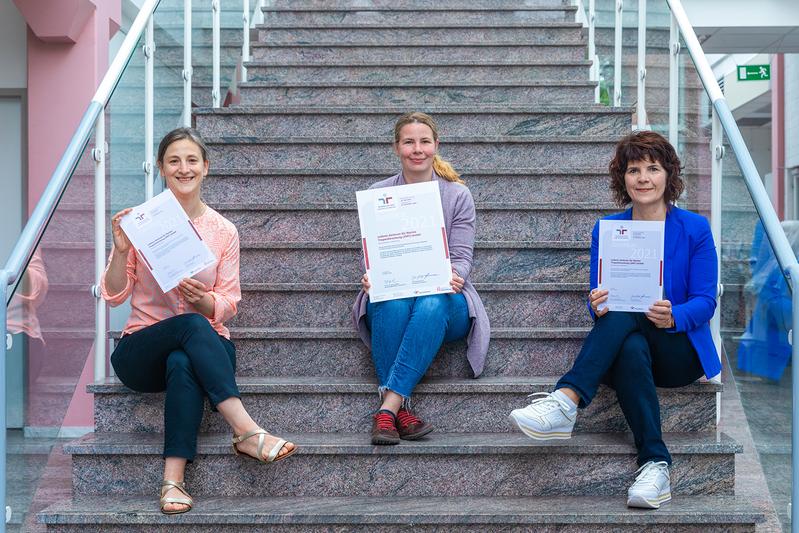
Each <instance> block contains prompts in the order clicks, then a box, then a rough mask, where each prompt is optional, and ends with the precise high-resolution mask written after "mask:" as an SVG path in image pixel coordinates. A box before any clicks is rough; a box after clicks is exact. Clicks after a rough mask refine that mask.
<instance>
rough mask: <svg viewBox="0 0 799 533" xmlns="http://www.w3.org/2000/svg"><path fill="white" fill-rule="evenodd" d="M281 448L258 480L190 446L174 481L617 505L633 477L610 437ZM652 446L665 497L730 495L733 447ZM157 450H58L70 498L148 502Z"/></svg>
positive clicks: (690, 442) (336, 442) (353, 439)
mask: <svg viewBox="0 0 799 533" xmlns="http://www.w3.org/2000/svg"><path fill="white" fill-rule="evenodd" d="M283 436H284V437H286V438H289V439H291V440H292V441H293V442H295V443H296V444H298V445H299V449H298V450H297V453H296V454H295V455H294V456H293V457H291V460H285V461H281V462H279V463H276V464H274V465H270V467H269V468H265V467H263V465H258V464H256V463H254V462H253V460H252V459H250V458H247V457H236V456H234V455H233V454H232V452H231V449H230V434H229V433H222V434H211V435H202V436H201V437H200V441H199V448H198V451H199V454H198V457H197V459H196V460H195V462H194V463H193V464H192V465H191V466H190V467H189V468H188V470H187V471H186V484H187V486H188V487H190V490H191V493H192V495H193V496H195V497H204V496H215V497H218V496H245V497H249V498H252V497H264V496H268V497H270V498H273V497H276V496H315V497H318V496H340V495H341V494H342V493H345V494H347V495H349V496H380V497H383V496H392V497H396V496H414V497H424V496H494V497H496V496H523V497H529V496H556V495H567V496H617V497H622V496H623V495H626V493H627V488H628V487H629V485H630V484H631V483H632V482H633V480H634V472H635V461H634V459H635V448H634V447H633V444H632V439H631V437H630V436H629V435H626V434H621V433H619V434H583V435H577V436H575V437H573V438H572V439H571V440H568V441H548V442H545V443H537V442H535V441H533V440H531V439H529V438H528V437H526V436H525V435H522V434H521V433H515V434H505V435H501V434H493V433H489V434H480V433H478V434H475V433H468V434H467V433H463V434H446V433H438V434H436V433H433V434H431V436H430V437H429V438H427V439H425V440H420V441H415V442H403V443H401V444H400V445H398V446H372V445H371V444H369V435H368V434H367V433H356V434H352V433H317V434H307V433H306V434H286V435H283ZM664 441H665V442H666V445H667V446H669V451H670V452H671V454H672V456H673V459H674V462H673V465H672V470H671V490H672V492H673V493H674V494H679V495H680V496H693V495H705V496H713V495H717V496H721V495H727V496H731V495H732V494H733V488H734V478H735V453H740V452H741V451H742V447H741V446H740V445H739V444H737V443H736V442H735V441H733V440H732V439H730V438H729V437H727V436H726V435H724V434H717V433H716V432H712V433H690V434H684V433H666V434H664ZM162 446H163V436H162V435H160V434H158V433H149V434H139V433H136V434H124V433H113V434H108V433H95V434H89V435H87V436H85V437H83V438H81V439H80V440H78V441H75V442H74V443H72V444H68V445H65V446H64V451H65V452H67V453H71V454H72V461H73V472H74V477H73V490H74V494H75V495H96V494H102V495H122V494H124V495H146V496H148V497H150V498H152V493H153V487H158V485H159V483H160V481H161V476H162V469H163V458H162V457H161V451H162ZM378 471H379V473H377V474H376V472H378ZM131 472H135V473H136V475H131ZM488 472H491V475H487V473H488ZM554 472H557V473H558V475H555V474H554ZM245 480H246V482H245ZM464 480H468V482H464ZM589 481H590V482H589ZM151 505H154V504H151ZM557 514H562V511H561V510H558V511H557ZM187 516H188V515H187Z"/></svg>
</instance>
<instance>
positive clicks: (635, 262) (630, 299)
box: [597, 220, 664, 313]
mask: <svg viewBox="0 0 799 533" xmlns="http://www.w3.org/2000/svg"><path fill="white" fill-rule="evenodd" d="M663 236H664V223H663V222H653V221H644V220H600V221H599V254H598V264H597V282H598V284H597V286H598V288H600V289H606V290H607V291H608V300H607V302H606V304H600V306H599V308H600V309H604V307H605V306H607V307H608V308H609V309H610V310H611V311H634V312H641V313H645V312H647V311H649V308H650V307H651V306H652V304H654V303H655V302H656V301H658V300H662V299H663Z"/></svg>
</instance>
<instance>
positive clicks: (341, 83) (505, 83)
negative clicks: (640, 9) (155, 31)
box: [239, 79, 597, 105]
mask: <svg viewBox="0 0 799 533" xmlns="http://www.w3.org/2000/svg"><path fill="white" fill-rule="evenodd" d="M596 85H597V82H595V81H567V82H566V81H563V80H556V79H551V80H540V79H539V80H525V81H509V80H491V81H482V80H451V81H445V82H435V81H426V80H408V79H401V80H400V79H397V80H384V81H380V80H331V81H319V80H316V81H305V80H274V81H272V80H250V81H248V82H246V83H242V84H241V85H240V86H239V88H240V89H257V88H258V87H305V88H324V87H431V88H435V89H442V90H443V89H446V88H449V87H564V86H566V87H596ZM586 105H594V104H593V102H588V101H586Z"/></svg>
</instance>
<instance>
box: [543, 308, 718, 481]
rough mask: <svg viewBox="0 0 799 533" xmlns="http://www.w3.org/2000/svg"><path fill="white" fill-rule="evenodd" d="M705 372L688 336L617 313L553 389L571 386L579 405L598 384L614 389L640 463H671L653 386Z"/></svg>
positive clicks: (679, 383) (606, 318)
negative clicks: (578, 399) (631, 434)
mask: <svg viewBox="0 0 799 533" xmlns="http://www.w3.org/2000/svg"><path fill="white" fill-rule="evenodd" d="M704 373H705V371H704V370H703V369H702V364H701V363H700V362H699V356H698V355H697V354H696V350H695V349H694V347H693V345H692V344H691V341H690V340H689V339H688V335H686V334H685V333H668V332H667V331H666V330H664V329H660V328H658V327H656V326H655V325H654V324H653V323H652V322H650V321H649V319H648V318H646V316H644V314H643V313H624V312H619V311H613V312H610V313H607V314H605V315H603V316H601V317H600V318H598V319H597V320H596V322H595V323H594V327H593V329H592V330H591V332H590V333H589V334H588V337H586V339H585V342H584V343H583V347H582V349H581V350H580V354H579V355H578V356H577V359H576V360H575V361H574V365H573V366H572V369H571V370H570V371H569V372H567V373H566V375H564V376H563V377H562V378H560V381H559V382H558V384H557V385H556V386H555V389H556V390H557V389H560V388H562V387H568V388H570V389H571V390H573V391H574V392H576V393H577V395H578V396H579V397H580V407H587V406H588V404H590V403H591V400H592V399H593V398H594V396H595V395H596V391H597V388H598V387H599V384H600V383H605V384H606V385H608V386H610V387H612V388H613V389H615V390H616V397H617V398H618V400H619V406H620V407H621V410H622V412H623V413H624V418H625V419H626V420H627V424H629V426H630V430H631V431H632V432H633V437H634V439H635V447H636V449H637V450H638V465H639V466H641V465H643V464H644V463H646V462H647V461H666V462H667V463H669V464H671V455H670V454H669V451H668V449H667V448H666V445H665V444H664V443H663V435H662V432H661V429H660V404H659V403H658V395H657V391H656V389H655V387H669V388H673V387H684V386H685V385H689V384H691V383H693V382H694V381H696V380H697V379H699V378H700V377H702V376H703V375H704Z"/></svg>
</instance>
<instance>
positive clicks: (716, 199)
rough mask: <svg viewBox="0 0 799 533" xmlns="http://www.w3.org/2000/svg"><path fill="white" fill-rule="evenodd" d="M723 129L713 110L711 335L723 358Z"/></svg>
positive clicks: (711, 135)
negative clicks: (713, 290) (714, 277)
mask: <svg viewBox="0 0 799 533" xmlns="http://www.w3.org/2000/svg"><path fill="white" fill-rule="evenodd" d="M723 133H724V131H723V129H722V127H721V121H719V115H718V113H717V112H716V109H715V108H714V109H713V117H712V126H711V134H710V148H711V154H712V156H711V157H712V158H713V160H712V161H711V170H710V232H711V233H712V234H713V240H714V241H715V243H716V251H717V253H718V256H719V261H718V262H717V263H716V267H717V272H716V275H717V278H718V280H719V281H718V289H717V291H716V293H717V299H719V302H718V304H717V305H716V312H715V313H713V318H711V319H710V334H711V335H712V337H713V343H714V344H715V345H716V351H717V353H718V354H719V357H721V301H720V299H721V297H722V295H723V294H724V285H722V283H721V255H722V242H721V216H722V213H721V186H722V179H723V177H722V176H723V174H722V170H723V168H722V164H723V161H724V140H723Z"/></svg>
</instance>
